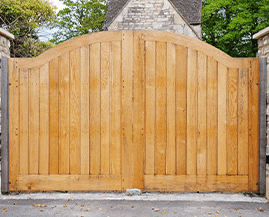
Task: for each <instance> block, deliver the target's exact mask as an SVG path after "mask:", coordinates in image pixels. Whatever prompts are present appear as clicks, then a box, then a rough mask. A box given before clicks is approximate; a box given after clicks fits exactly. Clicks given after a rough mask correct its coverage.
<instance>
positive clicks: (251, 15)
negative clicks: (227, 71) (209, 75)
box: [202, 0, 269, 57]
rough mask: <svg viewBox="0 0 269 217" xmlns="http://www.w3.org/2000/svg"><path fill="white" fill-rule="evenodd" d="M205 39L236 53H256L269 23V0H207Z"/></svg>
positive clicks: (204, 9) (247, 54)
mask: <svg viewBox="0 0 269 217" xmlns="http://www.w3.org/2000/svg"><path fill="white" fill-rule="evenodd" d="M202 4H203V40H204V41H206V42H207V43H209V44H211V45H213V46H215V47H217V48H219V49H221V50H222V51H224V52H226V53H227V54H229V55H230V56H233V57H255V56H256V53H257V50H258V44H257V40H254V39H252V37H253V35H254V34H255V33H257V32H258V31H260V30H262V29H264V28H266V27H268V26H269V0H248V1H246V0H203V1H202Z"/></svg>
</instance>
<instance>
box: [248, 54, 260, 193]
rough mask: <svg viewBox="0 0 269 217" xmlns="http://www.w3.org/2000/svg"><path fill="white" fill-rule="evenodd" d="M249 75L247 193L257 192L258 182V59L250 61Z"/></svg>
mask: <svg viewBox="0 0 269 217" xmlns="http://www.w3.org/2000/svg"><path fill="white" fill-rule="evenodd" d="M250 63H251V68H250V73H249V104H248V106H249V119H248V120H249V124H248V126H249V149H248V150H249V162H248V164H249V166H248V173H249V189H248V190H249V192H257V191H258V185H257V183H258V181H259V169H258V168H259V122H258V120H259V85H257V83H258V84H259V59H252V60H251V62H250Z"/></svg>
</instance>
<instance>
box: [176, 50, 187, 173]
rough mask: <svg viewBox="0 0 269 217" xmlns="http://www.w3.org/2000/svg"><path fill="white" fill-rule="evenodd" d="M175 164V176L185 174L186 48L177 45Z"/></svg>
mask: <svg viewBox="0 0 269 217" xmlns="http://www.w3.org/2000/svg"><path fill="white" fill-rule="evenodd" d="M176 61H177V72H176V156H177V160H176V164H177V170H176V174H177V175H186V174H187V167H186V164H187V67H188V48H186V47H183V46H180V45H177V60H176Z"/></svg>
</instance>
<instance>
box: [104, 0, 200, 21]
mask: <svg viewBox="0 0 269 217" xmlns="http://www.w3.org/2000/svg"><path fill="white" fill-rule="evenodd" d="M129 1H130V0H110V1H109V6H108V10H107V14H106V26H109V25H110V24H111V23H112V22H113V20H114V19H115V18H116V17H117V16H118V14H119V13H120V12H121V11H122V9H123V8H124V6H125V5H126V4H128V3H129ZM168 1H170V3H171V4H173V5H174V7H175V8H176V9H177V10H178V11H179V12H180V13H181V14H182V15H183V16H184V18H185V19H186V20H187V21H188V22H189V24H201V21H202V20H201V14H202V12H201V9H202V6H201V5H202V0H168Z"/></svg>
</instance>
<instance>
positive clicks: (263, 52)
mask: <svg viewBox="0 0 269 217" xmlns="http://www.w3.org/2000/svg"><path fill="white" fill-rule="evenodd" d="M253 38H254V39H258V45H259V50H258V56H259V57H267V112H266V114H267V117H266V122H267V148H266V155H267V156H268V155H269V75H268V73H269V27H267V28H265V29H264V30H262V31H260V32H258V33H257V34H255V35H254V36H253ZM266 197H267V198H268V199H269V164H266Z"/></svg>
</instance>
